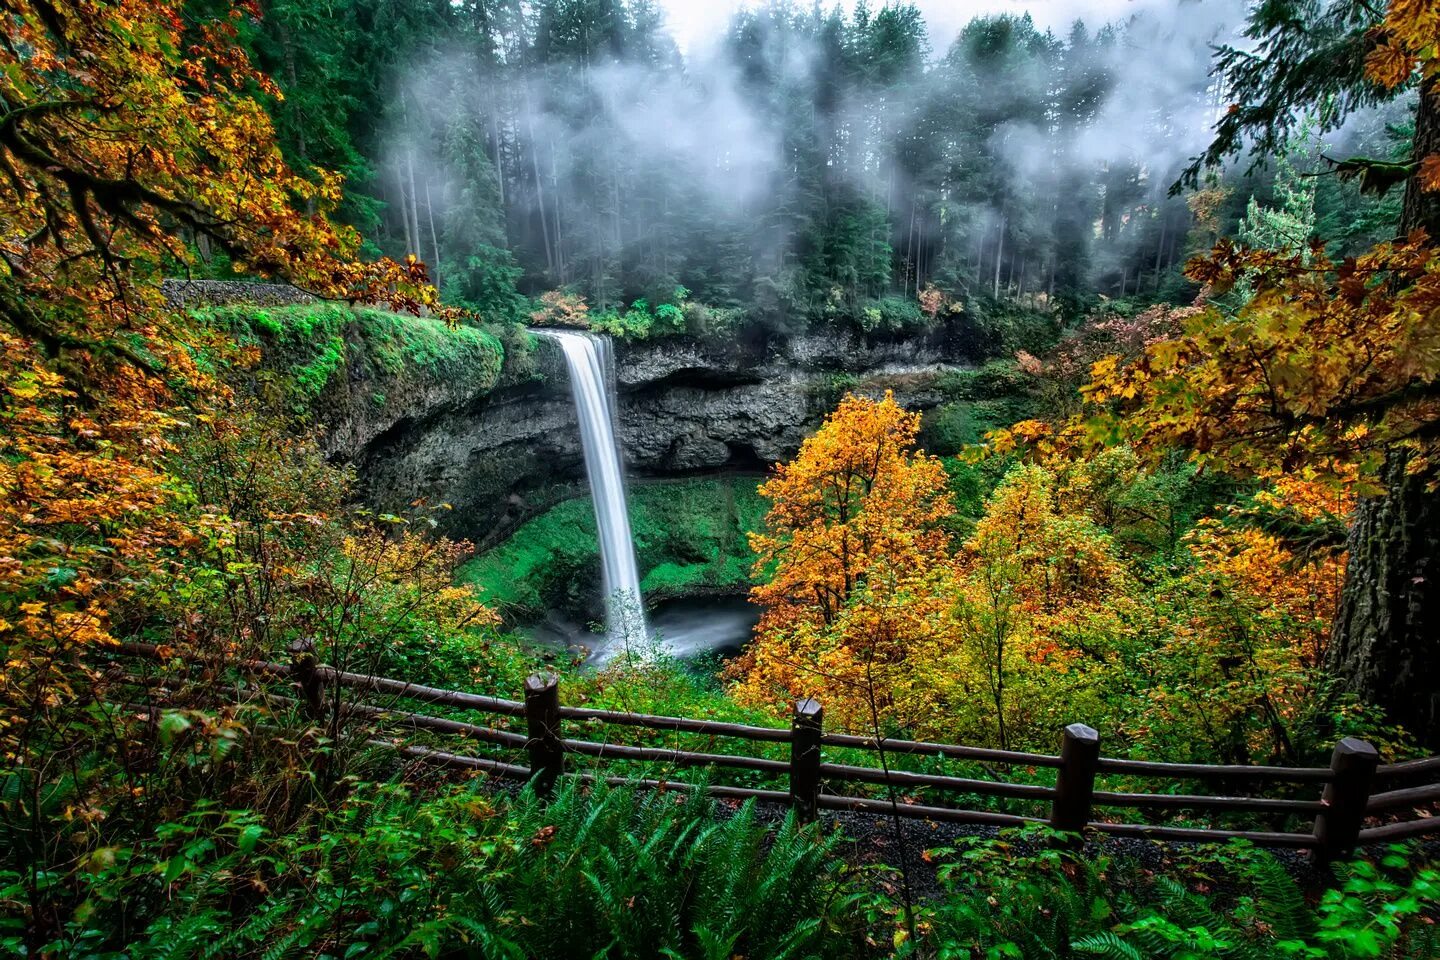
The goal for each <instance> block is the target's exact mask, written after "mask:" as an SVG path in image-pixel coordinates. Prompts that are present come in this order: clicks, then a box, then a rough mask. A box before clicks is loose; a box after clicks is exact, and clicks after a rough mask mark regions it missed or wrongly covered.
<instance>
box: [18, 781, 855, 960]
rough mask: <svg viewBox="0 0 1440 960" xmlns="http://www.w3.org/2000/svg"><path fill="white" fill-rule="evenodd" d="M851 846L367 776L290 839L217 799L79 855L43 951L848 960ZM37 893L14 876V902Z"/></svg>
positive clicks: (147, 958)
mask: <svg viewBox="0 0 1440 960" xmlns="http://www.w3.org/2000/svg"><path fill="white" fill-rule="evenodd" d="M834 846H835V839H834V838H828V837H825V836H823V835H821V834H820V833H819V832H818V830H817V829H816V828H806V829H802V828H800V827H799V826H798V825H797V823H796V822H795V820H794V818H793V816H792V817H787V818H786V819H785V821H784V822H783V823H781V824H780V825H779V826H778V827H774V828H767V827H764V826H762V825H761V824H760V823H759V822H758V821H757V818H756V816H755V811H754V808H753V806H752V805H749V804H747V805H745V806H743V807H741V808H740V809H738V810H736V811H734V812H733V813H732V814H730V815H729V816H721V815H720V814H719V812H718V810H717V808H716V804H715V803H714V802H713V801H711V800H709V799H706V798H704V797H703V796H701V795H699V794H691V795H683V794H676V793H673V792H671V793H664V792H641V791H638V790H636V789H634V788H608V787H605V786H603V785H597V786H595V787H593V788H592V787H585V786H582V785H580V784H579V783H578V782H575V781H570V782H568V783H567V784H565V785H563V786H562V787H561V788H560V789H559V790H558V792H557V794H556V796H555V797H554V798H553V799H552V800H551V801H549V802H545V801H542V800H540V799H538V798H537V797H536V796H535V795H534V794H532V793H530V792H529V791H528V790H527V791H525V792H522V793H520V794H519V795H517V796H514V797H510V796H507V795H505V794H503V793H499V794H494V793H491V792H490V791H488V790H486V789H485V788H484V787H483V785H481V784H479V783H476V784H475V785H472V786H471V787H469V788H460V789H455V788H442V789H440V790H439V792H437V793H436V794H434V795H433V796H431V797H428V798H424V799H421V798H420V797H419V796H418V795H417V794H416V793H415V792H412V791H410V790H407V789H405V788H402V787H399V786H385V785H373V784H372V785H366V784H361V785H359V787H358V788H357V789H356V790H355V791H354V792H353V793H352V794H351V795H350V796H349V797H348V798H346V799H345V800H344V801H343V802H341V803H339V804H337V805H335V806H334V807H331V808H329V809H325V810H321V809H318V808H317V809H316V810H315V811H314V815H313V819H312V820H311V822H310V823H308V824H306V825H303V826H302V827H300V828H297V829H292V830H286V831H275V830H273V829H272V828H271V826H270V825H269V824H267V823H266V822H265V820H264V819H263V818H262V817H261V816H260V815H258V814H256V813H254V812H251V811H246V810H237V809H225V808H223V807H221V806H220V805H218V804H215V803H213V802H202V803H198V804H195V805H194V806H193V807H192V808H191V809H189V810H188V811H185V812H183V813H182V814H180V815H179V816H177V817H175V818H174V819H173V820H171V821H169V822H166V823H162V824H160V825H159V827H158V828H157V829H155V831H154V833H153V835H151V836H147V837H134V838H130V839H129V840H125V841H122V842H120V843H119V844H117V845H113V846H110V847H107V848H104V849H102V850H100V851H98V852H97V853H96V854H94V855H92V856H90V857H89V858H88V859H87V860H86V861H85V862H84V863H83V864H78V865H77V871H78V877H77V879H78V880H79V889H80V890H81V891H83V894H82V896H81V898H80V899H79V900H78V901H77V902H76V903H75V904H73V905H72V909H71V910H70V911H69V912H68V914H67V915H66V917H65V919H64V920H63V923H62V924H61V927H60V929H59V931H58V932H57V934H56V935H55V936H54V937H53V938H52V939H51V940H50V941H49V942H47V943H44V944H42V945H41V946H40V949H39V954H40V955H43V956H46V957H51V958H55V960H72V958H76V960H78V958H82V957H84V958H101V957H107V958H108V957H115V958H119V957H125V958H131V960H151V958H155V960H158V958H166V960H191V958H193V960H201V958H215V960H232V958H252V957H253V958H262V957H263V958H265V960H281V958H286V957H316V956H330V957H349V958H359V957H392V956H404V957H414V956H432V957H433V956H438V955H442V954H443V955H449V956H470V957H480V958H497V960H498V958H505V960H514V958H527V957H534V958H550V957H582V956H583V957H590V956H605V957H611V958H615V960H621V958H630V957H635V958H639V957H647V958H648V957H675V958H681V957H683V958H687V960H689V958H713V960H727V958H730V957H733V956H736V955H742V956H750V957H771V958H784V957H812V956H847V955H852V953H853V951H852V945H851V943H850V942H849V937H848V936H847V931H846V927H845V926H844V924H843V923H842V920H843V918H844V916H845V914H846V911H847V910H848V907H849V904H850V902H851V901H850V900H849V899H848V898H846V897H844V896H836V894H837V893H838V892H840V890H839V886H840V882H841V881H840V874H839V871H838V865H837V864H836V863H835V861H834V859H833V858H832V856H831V854H832V852H833V849H834ZM29 882H30V881H29V880H28V879H27V878H26V877H24V876H23V875H21V874H19V873H17V872H15V871H8V870H7V871H5V872H3V873H0V901H3V902H4V903H5V904H7V905H9V904H14V903H17V902H19V899H20V898H21V897H23V896H24V894H25V888H26V885H27V883H29ZM22 923H23V921H22V920H21V918H20V917H19V916H17V915H16V914H14V913H12V912H10V910H9V909H7V910H6V912H5V913H4V914H3V915H0V950H3V951H5V952H8V953H19V954H20V955H25V954H24V952H23V951H24V950H25V946H24V943H25V941H24V936H23V930H22V929H21V924H22Z"/></svg>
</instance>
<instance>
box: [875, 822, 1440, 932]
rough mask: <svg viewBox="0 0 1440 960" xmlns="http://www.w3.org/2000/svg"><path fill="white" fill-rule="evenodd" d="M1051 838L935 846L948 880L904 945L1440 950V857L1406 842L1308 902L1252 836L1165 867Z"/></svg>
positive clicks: (1010, 837) (1044, 833)
mask: <svg viewBox="0 0 1440 960" xmlns="http://www.w3.org/2000/svg"><path fill="white" fill-rule="evenodd" d="M1054 841H1055V838H1054V837H1053V836H1052V834H1051V832H1050V831H1049V830H1048V829H1047V828H1031V829H1027V830H1021V831H1008V832H1006V833H1004V834H1002V835H1001V836H1000V837H999V838H995V839H982V838H968V839H965V840H962V841H961V843H959V844H957V845H956V846H955V847H950V848H943V849H940V850H935V851H931V852H930V854H929V856H930V857H931V858H932V859H936V860H940V861H941V862H942V865H941V866H940V868H939V871H938V872H939V878H940V882H941V885H942V888H943V890H944V892H943V895H942V896H941V897H940V898H939V899H938V900H937V901H935V902H934V903H932V904H929V905H926V906H925V907H924V908H923V910H922V912H921V918H922V919H923V923H924V926H925V927H926V928H927V929H928V930H929V935H928V937H926V938H925V939H924V942H923V943H922V944H921V945H920V947H919V951H917V949H916V948H915V947H914V946H911V945H907V948H906V949H905V950H903V951H902V955H907V956H908V955H914V954H916V953H917V952H922V953H923V954H924V955H927V956H929V955H933V956H935V957H938V958H956V960H958V958H970V957H980V956H983V957H995V958H1001V957H1006V958H1016V960H1030V958H1053V957H1101V958H1107V960H1202V958H1222V957H1223V958H1234V960H1249V958H1254V960H1270V958H1275V957H1303V958H1309V960H1341V958H1360V957H1376V958H1393V960H1425V958H1435V957H1440V935H1437V933H1436V928H1435V926H1434V924H1433V922H1432V918H1433V915H1434V912H1435V910H1436V909H1437V908H1440V870H1437V869H1436V868H1435V867H1434V866H1433V865H1432V864H1427V863H1424V862H1417V861H1416V857H1415V852H1414V851H1412V850H1407V849H1406V848H1403V847H1395V848H1392V849H1391V850H1390V851H1389V852H1388V853H1387V854H1386V855H1385V856H1383V857H1382V858H1381V859H1380V860H1379V861H1378V862H1370V861H1365V860H1362V861H1358V862H1356V863H1353V864H1345V865H1341V866H1339V867H1338V868H1337V870H1338V872H1339V876H1340V879H1341V883H1340V885H1339V886H1338V887H1336V888H1333V889H1330V890H1328V891H1326V892H1325V893H1324V895H1323V896H1322V897H1321V898H1320V901H1319V903H1318V905H1316V906H1313V907H1312V906H1311V904H1310V903H1309V901H1308V900H1307V897H1306V894H1305V892H1304V890H1302V888H1301V887H1300V885H1299V884H1298V883H1297V882H1296V880H1295V879H1294V878H1293V877H1291V875H1290V874H1289V873H1288V872H1287V871H1286V869H1285V867H1284V866H1283V865H1282V864H1281V863H1280V861H1278V860H1277V859H1275V857H1273V856H1271V855H1270V854H1268V853H1264V852H1262V851H1259V850H1256V849H1255V848H1254V847H1253V846H1251V845H1249V844H1247V843H1244V842H1238V841H1237V842H1235V843H1233V844H1231V845H1230V846H1228V847H1223V848H1222V847H1211V848H1198V849H1196V850H1195V851H1194V852H1192V853H1190V854H1188V855H1182V856H1181V857H1179V858H1176V859H1168V860H1166V861H1163V862H1162V866H1161V868H1160V869H1159V870H1156V869H1155V868H1154V867H1153V866H1150V865H1147V864H1142V863H1141V862H1139V861H1138V860H1136V859H1135V858H1133V857H1130V858H1122V857H1121V856H1120V855H1118V854H1117V855H1114V856H1111V855H1106V854H1104V853H1100V854H1098V855H1097V854H1091V855H1089V856H1085V855H1082V854H1081V853H1080V852H1078V851H1075V850H1073V849H1072V848H1069V847H1066V846H1064V845H1057V844H1056V843H1055V842H1054ZM892 911H893V907H892ZM926 951H928V952H926Z"/></svg>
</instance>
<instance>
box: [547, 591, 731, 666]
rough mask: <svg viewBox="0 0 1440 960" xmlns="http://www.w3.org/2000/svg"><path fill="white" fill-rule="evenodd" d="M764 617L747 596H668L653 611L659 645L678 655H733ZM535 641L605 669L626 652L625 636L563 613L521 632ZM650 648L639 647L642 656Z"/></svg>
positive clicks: (652, 624)
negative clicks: (597, 629)
mask: <svg viewBox="0 0 1440 960" xmlns="http://www.w3.org/2000/svg"><path fill="white" fill-rule="evenodd" d="M759 619H760V608H759V607H756V606H754V605H752V604H751V603H750V601H748V600H746V599H745V598H744V597H685V598H680V599H675V600H665V601H661V602H660V603H658V604H656V605H655V608H654V610H653V611H652V612H651V614H650V625H649V626H650V634H651V637H652V638H653V639H652V641H651V642H652V643H653V644H655V648H656V649H657V650H658V651H660V652H664V653H666V654H668V655H669V656H672V657H674V658H676V659H677V660H695V659H698V658H700V657H703V656H706V655H713V656H716V657H720V658H727V657H733V656H734V655H735V654H737V653H739V652H740V648H741V647H742V646H744V644H745V642H746V641H748V640H749V639H750V632H751V631H752V630H753V629H754V627H755V624H756V623H757V622H758V621H759ZM520 633H521V634H523V635H524V636H526V637H528V638H529V639H530V640H531V641H533V642H534V643H535V644H536V645H538V646H540V647H543V648H545V649H548V650H554V651H556V652H559V651H562V650H567V651H570V652H571V653H573V654H575V655H577V656H581V655H584V654H586V653H588V656H586V657H585V666H587V667H593V668H596V669H598V668H601V667H604V666H606V665H608V664H609V663H611V662H612V661H614V660H615V658H616V657H618V656H620V655H622V654H623V653H624V651H625V643H626V641H625V640H623V639H615V638H613V637H609V636H607V635H606V634H604V633H595V632H593V631H592V630H591V629H590V626H589V625H587V624H584V623H580V622H577V621H575V620H571V619H569V618H566V617H562V616H559V615H552V616H550V617H548V618H546V619H545V620H542V621H541V622H539V623H536V624H532V625H530V626H529V627H525V628H523V629H522V630H521V631H520ZM647 652H649V651H636V653H637V655H638V656H640V657H641V658H642V659H644V658H645V654H646V653H647Z"/></svg>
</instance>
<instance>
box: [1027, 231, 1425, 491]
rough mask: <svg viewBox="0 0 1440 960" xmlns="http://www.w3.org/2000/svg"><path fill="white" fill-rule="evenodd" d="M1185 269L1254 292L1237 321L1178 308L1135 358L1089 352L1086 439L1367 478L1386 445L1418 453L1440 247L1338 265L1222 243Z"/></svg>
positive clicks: (1275, 471)
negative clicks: (1090, 413)
mask: <svg viewBox="0 0 1440 960" xmlns="http://www.w3.org/2000/svg"><path fill="white" fill-rule="evenodd" d="M1190 275H1191V276H1192V277H1193V278H1194V279H1196V280H1198V281H1200V282H1202V283H1206V284H1211V285H1213V286H1215V287H1216V288H1217V289H1221V290H1223V289H1227V288H1228V287H1229V285H1231V284H1233V283H1234V282H1235V281H1236V280H1237V279H1238V278H1239V277H1241V276H1242V275H1245V276H1250V277H1254V280H1253V283H1254V285H1255V289H1256V293H1255V296H1254V298H1253V299H1252V300H1251V301H1250V302H1249V303H1248V304H1247V305H1246V306H1245V307H1243V308H1242V309H1241V311H1240V314H1239V316H1238V317H1236V318H1233V319H1231V318H1226V317H1223V316H1222V315H1220V313H1219V312H1218V311H1215V310H1205V311H1201V312H1199V313H1197V314H1195V315H1193V316H1191V317H1189V318H1188V319H1187V320H1186V321H1185V323H1184V325H1183V327H1182V329H1181V332H1180V333H1179V335H1177V336H1174V337H1171V338H1167V339H1164V340H1160V341H1158V342H1155V343H1152V344H1150V345H1149V346H1147V347H1146V348H1145V351H1144V354H1143V355H1142V356H1141V357H1139V358H1138V359H1137V360H1135V361H1134V362H1130V363H1125V362H1123V361H1122V360H1121V359H1120V358H1119V357H1107V358H1104V359H1102V360H1099V361H1098V362H1096V363H1095V365H1094V367H1093V369H1092V371H1091V383H1090V384H1089V385H1088V386H1087V387H1086V388H1085V390H1084V392H1085V396H1086V399H1087V401H1088V403H1089V404H1090V405H1091V406H1092V408H1094V407H1099V408H1100V412H1099V415H1098V416H1096V417H1094V418H1092V419H1091V420H1090V421H1088V422H1087V424H1086V430H1087V432H1088V435H1089V438H1090V439H1091V441H1093V442H1099V443H1113V442H1117V441H1119V442H1126V443H1129V444H1131V445H1133V446H1135V447H1137V448H1139V449H1141V450H1145V451H1160V450H1165V449H1173V448H1175V447H1181V448H1185V449H1188V450H1190V451H1191V454H1192V457H1193V459H1194V460H1196V461H1197V462H1199V463H1201V464H1213V465H1214V466H1216V467H1217V468H1221V469H1225V470H1230V471H1238V472H1249V473H1251V474H1255V475H1259V476H1263V477H1276V476H1280V475H1282V474H1285V473H1293V472H1295V471H1297V470H1300V469H1302V468H1306V469H1310V470H1312V471H1314V473H1313V476H1314V477H1315V478H1317V479H1324V478H1328V479H1330V480H1331V481H1333V482H1334V483H1336V484H1340V485H1344V484H1345V483H1347V482H1349V481H1351V480H1356V481H1358V482H1360V483H1361V484H1363V485H1365V486H1366V488H1372V485H1371V483H1370V482H1371V481H1373V479H1374V476H1375V473H1376V471H1377V469H1378V467H1379V465H1380V463H1381V461H1382V459H1383V455H1384V451H1385V450H1386V449H1387V448H1388V447H1391V446H1393V445H1396V444H1403V445H1406V446H1410V447H1413V448H1415V449H1416V450H1418V451H1420V452H1421V453H1428V452H1429V450H1430V448H1431V445H1432V444H1433V440H1432V439H1431V437H1432V435H1433V434H1434V425H1435V423H1436V422H1437V415H1440V405H1437V404H1440V393H1437V390H1436V387H1435V386H1434V384H1435V383H1436V379H1437V375H1440V324H1436V323H1434V322H1433V321H1432V320H1431V319H1430V318H1432V317H1433V316H1434V315H1435V314H1436V312H1437V311H1440V258H1437V256H1436V253H1435V250H1434V249H1433V248H1431V247H1429V246H1427V245H1424V244H1423V243H1422V242H1421V240H1420V238H1411V239H1410V240H1408V241H1405V242H1402V243H1394V244H1381V245H1380V246H1378V247H1376V248H1375V249H1374V250H1372V251H1371V252H1369V253H1367V254H1365V255H1364V256H1362V257H1359V258H1356V259H1354V260H1349V261H1346V262H1345V263H1343V264H1338V265H1337V264H1333V263H1331V262H1329V261H1328V260H1326V259H1325V258H1324V256H1323V254H1322V252H1321V251H1319V250H1316V251H1313V252H1312V253H1311V254H1310V255H1309V259H1308V262H1307V260H1306V259H1305V258H1302V257H1300V256H1298V255H1287V254H1283V253H1275V252H1270V251H1257V250H1242V249H1239V248H1236V247H1233V246H1231V245H1229V244H1228V243H1227V244H1221V245H1220V246H1218V247H1217V248H1216V250H1215V252H1214V253H1213V254H1212V256H1211V257H1210V258H1209V259H1207V260H1202V261H1196V262H1195V263H1194V264H1192V265H1191V268H1190ZM1331 276H1334V277H1337V278H1338V283H1332V281H1331V279H1330V277H1331ZM1022 439H1023V437H1022ZM1417 462H1419V461H1417Z"/></svg>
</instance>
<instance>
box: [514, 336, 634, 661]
mask: <svg viewBox="0 0 1440 960" xmlns="http://www.w3.org/2000/svg"><path fill="white" fill-rule="evenodd" d="M535 332H536V333H537V334H539V335H541V336H545V337H549V338H550V339H552V340H554V341H555V342H556V343H558V344H560V349H561V351H563V352H564V354H565V366H566V368H567V370H568V371H569V373H570V393H571V395H572V396H573V397H574V398H575V415H576V417H577V418H578V419H579V421H580V446H581V449H582V450H583V451H584V454H585V473H586V476H587V477H588V478H589V480H590V499H591V501H592V502H593V503H594V504H595V526H596V527H597V528H598V530H599V533H600V566H601V570H602V574H603V578H604V579H603V583H604V587H605V619H606V631H607V633H608V634H609V636H610V639H611V640H612V641H617V640H618V641H622V642H627V641H630V640H643V639H645V638H647V637H648V636H649V631H648V629H647V628H646V624H645V606H644V603H643V601H642V599H641V596H640V571H639V567H638V565H637V564H636V562H635V544H634V541H633V540H631V538H630V510H629V508H628V507H627V505H626V503H625V474H624V471H623V469H622V466H621V464H622V459H621V456H620V442H619V440H618V439H617V437H616V429H615V423H616V419H615V408H616V403H615V391H614V383H615V377H614V362H613V360H612V359H611V355H610V341H609V340H606V339H604V338H601V337H597V336H593V335H591V334H588V333H578V332H572V331H568V330H563V331H562V330H537V331H535Z"/></svg>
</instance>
